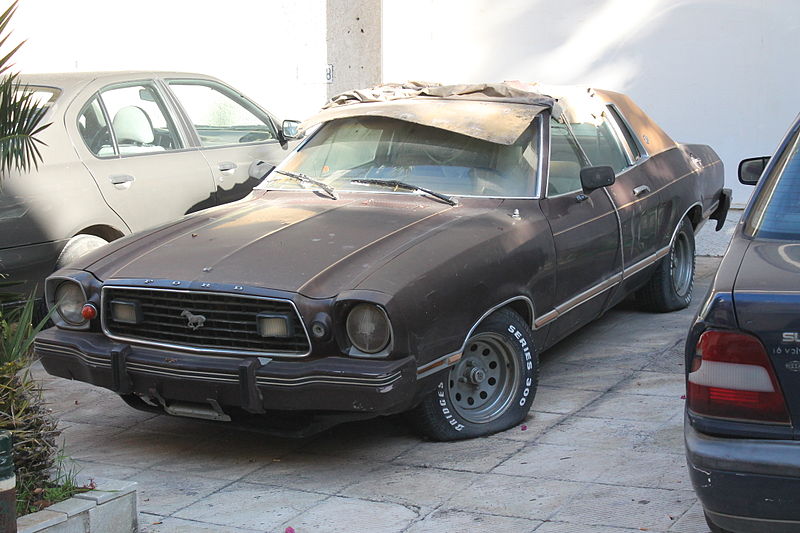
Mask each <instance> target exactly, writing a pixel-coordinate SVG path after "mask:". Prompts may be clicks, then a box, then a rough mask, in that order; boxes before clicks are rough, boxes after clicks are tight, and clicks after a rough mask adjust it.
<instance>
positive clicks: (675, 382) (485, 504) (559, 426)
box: [35, 258, 718, 533]
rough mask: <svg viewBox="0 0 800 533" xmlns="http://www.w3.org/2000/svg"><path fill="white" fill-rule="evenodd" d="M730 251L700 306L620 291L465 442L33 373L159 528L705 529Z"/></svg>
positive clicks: (146, 522) (391, 426) (91, 457)
mask: <svg viewBox="0 0 800 533" xmlns="http://www.w3.org/2000/svg"><path fill="white" fill-rule="evenodd" d="M717 264H718V259H715V258H698V276H697V281H696V285H695V298H694V302H695V305H693V306H692V309H689V310H685V311H682V312H677V313H669V314H648V313H642V312H639V311H637V310H635V309H634V308H632V307H626V306H624V305H623V306H622V307H620V308H618V309H615V310H613V311H611V312H610V313H608V315H607V316H605V317H604V318H602V319H600V320H598V321H596V322H595V323H593V324H592V325H590V326H588V327H587V328H585V329H583V330H582V331H580V332H579V333H577V334H575V335H573V336H572V337H571V338H570V339H569V340H568V341H565V342H563V343H561V344H560V345H559V346H557V347H556V348H554V349H552V350H550V351H548V352H546V353H544V354H542V356H541V363H542V371H541V380H540V384H541V386H540V389H539V392H538V394H537V396H536V399H535V401H534V404H533V410H532V412H531V414H530V416H529V418H528V420H527V421H526V422H525V425H524V426H518V427H515V428H512V429H511V430H509V431H506V432H504V433H501V434H498V435H494V436H492V437H489V438H483V439H475V440H470V441H466V442H457V443H432V442H426V441H424V440H421V439H420V438H419V437H417V436H416V435H415V434H414V433H413V432H411V431H410V430H409V429H407V428H406V427H405V426H404V425H403V424H402V422H400V421H398V420H374V421H368V422H362V423H357V424H349V425H345V426H340V427H338V428H335V429H333V430H331V431H329V432H327V433H324V434H322V435H319V436H317V437H315V438H311V439H306V440H282V439H276V438H273V437H268V436H265V435H263V434H260V433H258V432H255V431H252V432H250V431H242V430H230V429H228V428H226V427H225V426H220V425H213V424H210V423H206V422H201V421H193V420H188V419H179V418H172V417H167V416H160V415H159V416H154V415H151V414H145V413H140V412H138V411H135V410H133V409H131V408H129V407H128V406H127V405H125V404H124V403H123V402H122V401H121V400H119V399H118V398H117V397H116V396H115V395H114V394H113V393H110V392H107V391H104V390H100V389H94V388H91V387H89V386H86V385H83V384H81V383H79V382H70V381H65V380H61V379H56V378H52V377H49V376H47V375H46V374H44V372H43V371H42V370H41V368H40V367H39V368H36V369H35V371H36V373H37V375H39V376H41V378H42V380H43V381H44V384H45V386H46V388H47V398H48V400H49V401H51V402H52V407H53V410H54V411H55V412H56V414H57V415H58V416H59V417H60V420H61V424H62V427H63V428H64V433H63V436H64V439H65V443H66V451H67V453H68V454H69V455H70V456H72V457H73V458H75V460H76V463H77V465H78V466H79V467H80V468H81V469H82V474H83V475H86V476H94V477H103V478H112V479H129V480H135V481H137V482H138V483H139V509H140V517H139V519H140V527H141V530H142V531H146V532H151V533H156V532H167V531H169V532H173V531H184V532H195V531H214V532H244V531H278V532H283V531H284V530H285V528H286V527H288V526H291V527H293V528H294V529H295V531H297V532H298V533H302V532H308V531H326V532H327V531H343V532H344V531H346V532H348V533H351V532H362V531H380V532H389V531H407V532H427V531H447V532H451V531H485V530H491V529H494V530H497V531H513V532H522V531H534V530H535V531H536V532H537V533H562V532H563V533H567V532H569V533H622V532H624V531H655V532H666V531H670V532H681V533H701V532H703V533H704V532H706V531H707V529H706V527H705V524H704V522H703V519H702V512H701V510H700V508H699V505H698V504H697V503H696V499H695V496H694V493H693V492H692V488H691V484H690V482H689V479H688V477H687V472H686V465H685V462H684V455H683V442H682V438H683V437H682V424H683V404H684V400H683V399H682V395H683V391H684V385H683V356H682V345H683V339H684V335H685V333H686V330H687V327H688V325H689V322H690V320H691V316H692V314H693V311H694V307H695V306H696V305H697V303H699V301H700V299H701V298H702V296H703V294H704V293H705V290H706V288H707V286H708V283H709V280H710V277H711V275H712V274H713V272H714V271H715V269H716V266H717Z"/></svg>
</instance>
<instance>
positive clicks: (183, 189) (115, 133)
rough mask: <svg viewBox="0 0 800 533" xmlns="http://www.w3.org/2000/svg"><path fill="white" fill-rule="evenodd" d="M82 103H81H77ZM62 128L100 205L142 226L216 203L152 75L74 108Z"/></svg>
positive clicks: (204, 167)
mask: <svg viewBox="0 0 800 533" xmlns="http://www.w3.org/2000/svg"><path fill="white" fill-rule="evenodd" d="M81 103H82V102H79V103H78V105H80V104H81ZM72 113H73V115H70V114H69V113H68V115H67V117H66V120H67V124H68V128H69V127H70V123H72V124H74V125H75V126H72V128H77V134H75V133H74V131H73V130H70V131H71V132H72V136H73V137H78V138H77V139H75V141H74V144H75V146H76V149H77V150H78V153H79V155H80V156H81V159H82V160H83V162H84V164H85V165H86V168H87V169H89V171H90V172H91V173H92V176H93V177H94V180H95V182H96V183H97V186H98V188H99V189H100V192H101V193H102V195H103V198H104V199H105V201H106V203H107V204H108V205H109V207H111V209H113V210H114V211H115V212H116V213H117V214H118V215H119V216H120V218H122V220H123V221H124V222H125V224H127V226H128V228H129V229H130V230H131V231H141V230H144V229H147V228H150V227H153V226H156V225H159V224H162V223H164V222H168V221H170V220H173V219H175V218H179V217H181V216H183V215H185V214H186V213H191V212H193V211H197V210H199V209H203V208H206V207H210V206H211V205H213V204H214V203H215V200H214V196H213V193H214V187H213V183H214V182H213V178H212V176H211V174H210V171H209V168H208V164H207V163H206V160H205V159H204V158H203V156H202V154H201V153H200V152H199V151H198V150H197V149H196V148H192V147H191V146H190V145H189V143H188V141H187V139H186V134H185V132H183V131H181V130H180V129H179V128H178V127H177V125H176V120H175V119H174V116H173V114H172V113H170V110H169V108H168V107H167V105H166V103H165V100H164V98H163V96H162V94H161V93H160V92H159V91H158V89H157V87H156V85H155V83H153V82H152V81H150V80H146V81H136V82H128V83H122V84H115V85H112V86H108V87H105V88H103V89H102V90H100V91H99V93H95V94H94V95H92V96H91V97H90V98H88V101H87V102H86V103H85V104H84V105H83V106H81V107H79V108H77V111H75V110H73V111H72Z"/></svg>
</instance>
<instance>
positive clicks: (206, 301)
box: [102, 287, 309, 357]
mask: <svg viewBox="0 0 800 533" xmlns="http://www.w3.org/2000/svg"><path fill="white" fill-rule="evenodd" d="M112 300H123V301H126V302H137V303H138V304H139V306H140V308H141V321H140V322H139V323H137V324H123V323H120V322H116V321H114V320H113V319H112V318H111V302H112ZM184 311H188V312H189V313H191V314H192V315H203V317H205V322H204V323H203V325H202V327H200V328H198V329H196V330H192V329H191V328H190V327H189V320H188V319H187V318H186V317H184V316H182V315H181V313H183V312H184ZM259 313H269V314H279V315H284V316H286V317H288V319H289V323H290V324H291V336H289V337H284V338H265V337H262V336H261V335H259V334H258V328H257V325H256V316H257V315H258V314H259ZM102 314H103V328H104V330H105V332H106V334H108V335H109V336H111V337H114V338H117V339H120V340H130V341H134V342H135V341H141V342H145V343H155V344H160V345H164V346H172V347H178V348H186V349H188V350H192V351H198V352H220V353H253V354H263V355H286V356H296V357H297V356H303V355H307V354H308V353H309V342H308V337H307V335H306V333H305V329H304V328H303V324H302V322H301V321H300V317H299V316H298V314H297V311H296V310H295V308H294V306H293V305H292V303H291V302H289V301H288V300H275V299H269V298H259V297H253V296H236V295H230V294H223V293H212V292H200V291H176V290H170V289H134V288H123V287H104V288H103V299H102Z"/></svg>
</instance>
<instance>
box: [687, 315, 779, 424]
mask: <svg viewBox="0 0 800 533" xmlns="http://www.w3.org/2000/svg"><path fill="white" fill-rule="evenodd" d="M686 401H687V402H688V406H689V409H691V410H692V411H694V412H695V413H697V414H699V415H707V416H714V417H720V418H733V419H740V420H747V421H756V422H770V423H779V424H789V423H791V419H790V418H789V411H788V409H787V408H786V401H785V400H784V397H783V392H782V391H781V387H780V385H779V384H778V379H777V378H776V377H775V371H774V370H773V369H772V363H770V360H769V357H768V356H767V352H766V350H765V349H764V345H763V344H761V341H759V340H758V339H757V338H756V337H753V336H752V335H747V334H744V333H734V332H730V331H716V330H709V331H706V332H704V333H703V334H702V335H701V336H700V339H699V340H698V341H697V347H696V350H695V357H694V359H693V360H692V368H691V371H690V373H689V380H688V383H687V386H686Z"/></svg>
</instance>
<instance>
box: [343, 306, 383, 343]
mask: <svg viewBox="0 0 800 533" xmlns="http://www.w3.org/2000/svg"><path fill="white" fill-rule="evenodd" d="M346 326H347V336H348V337H349V338H350V342H351V343H352V344H353V346H354V347H355V348H356V349H357V350H359V351H362V352H364V353H368V354H374V353H378V352H380V351H381V350H383V349H384V348H386V346H388V345H389V341H390V340H391V331H392V330H391V326H390V325H389V317H387V316H386V311H384V310H383V309H382V308H380V307H378V306H377V305H375V304H368V303H361V304H358V305H356V306H355V307H353V309H352V310H351V311H350V314H348V315H347V324H346Z"/></svg>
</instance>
